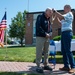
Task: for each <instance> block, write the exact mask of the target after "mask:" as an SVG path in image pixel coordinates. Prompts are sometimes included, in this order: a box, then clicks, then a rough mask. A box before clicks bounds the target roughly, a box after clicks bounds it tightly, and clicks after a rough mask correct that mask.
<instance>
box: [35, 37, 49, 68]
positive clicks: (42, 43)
mask: <svg viewBox="0 0 75 75" xmlns="http://www.w3.org/2000/svg"><path fill="white" fill-rule="evenodd" d="M48 51H49V39H48V38H44V37H36V64H37V67H40V61H41V58H42V52H44V63H43V64H44V66H46V65H47V64H48Z"/></svg>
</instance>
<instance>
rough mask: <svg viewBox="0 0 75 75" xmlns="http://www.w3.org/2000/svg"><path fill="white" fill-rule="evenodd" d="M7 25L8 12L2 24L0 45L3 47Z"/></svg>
mask: <svg viewBox="0 0 75 75" xmlns="http://www.w3.org/2000/svg"><path fill="white" fill-rule="evenodd" d="M6 27H7V24H6V12H5V14H4V16H3V18H2V20H1V22H0V45H1V47H3V44H4V29H6Z"/></svg>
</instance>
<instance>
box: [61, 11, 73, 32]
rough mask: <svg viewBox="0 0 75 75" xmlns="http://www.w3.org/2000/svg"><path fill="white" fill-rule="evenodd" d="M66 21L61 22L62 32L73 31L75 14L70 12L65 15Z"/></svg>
mask: <svg viewBox="0 0 75 75" xmlns="http://www.w3.org/2000/svg"><path fill="white" fill-rule="evenodd" d="M63 16H64V19H63V20H61V24H62V27H61V31H62V32H63V31H67V30H72V22H73V14H72V12H68V13H66V14H64V15H63Z"/></svg>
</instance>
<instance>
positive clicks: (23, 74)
mask: <svg viewBox="0 0 75 75" xmlns="http://www.w3.org/2000/svg"><path fill="white" fill-rule="evenodd" d="M0 75H41V74H27V73H16V72H0Z"/></svg>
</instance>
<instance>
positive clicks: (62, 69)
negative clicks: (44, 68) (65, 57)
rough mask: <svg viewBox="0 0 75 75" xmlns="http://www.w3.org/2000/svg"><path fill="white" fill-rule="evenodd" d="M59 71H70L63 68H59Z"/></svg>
mask: <svg viewBox="0 0 75 75" xmlns="http://www.w3.org/2000/svg"><path fill="white" fill-rule="evenodd" d="M59 70H61V71H69V70H70V69H69V68H66V67H62V68H59Z"/></svg>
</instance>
